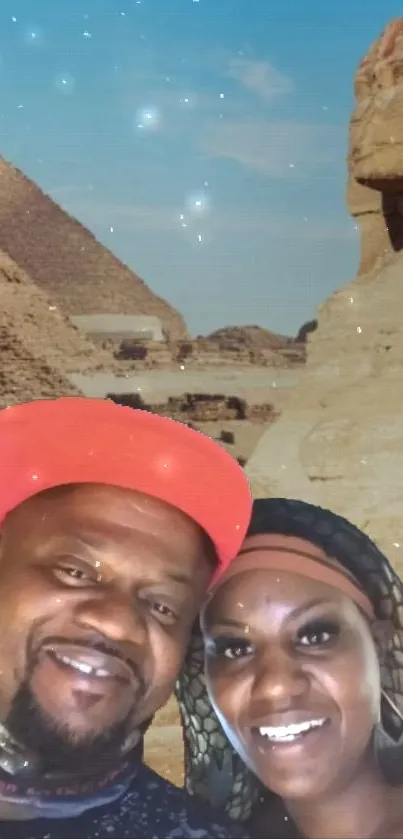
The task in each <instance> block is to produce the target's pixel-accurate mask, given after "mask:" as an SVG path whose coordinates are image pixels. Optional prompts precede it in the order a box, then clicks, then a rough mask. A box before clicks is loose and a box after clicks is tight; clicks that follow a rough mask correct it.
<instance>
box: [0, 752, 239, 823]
mask: <svg viewBox="0 0 403 839" xmlns="http://www.w3.org/2000/svg"><path fill="white" fill-rule="evenodd" d="M244 835H245V834H244V833H243V831H242V829H241V828H238V827H237V825H236V824H233V823H232V822H228V821H227V820H226V819H225V816H224V817H223V818H221V817H220V814H219V813H217V814H216V813H215V812H214V811H212V810H210V809H209V808H208V807H207V805H206V804H204V803H203V802H200V801H197V800H196V799H194V798H192V797H191V796H189V795H188V794H187V793H186V792H185V791H184V790H182V789H178V788H177V787H174V786H173V785H172V784H170V783H169V782H168V781H166V780H164V779H163V778H161V777H160V776H159V775H156V774H155V772H153V771H152V770H151V769H149V768H148V767H147V766H142V767H141V769H140V771H139V773H138V775H137V776H136V778H135V780H134V782H133V784H132V786H131V787H130V789H129V790H128V792H127V793H126V794H125V795H123V796H122V798H120V799H118V800H117V801H115V802H114V803H113V804H109V805H108V806H106V807H100V808H98V809H97V808H94V809H91V810H88V811H87V812H86V813H84V814H83V815H81V816H78V817H77V818H71V819H60V820H55V819H36V820H35V821H11V822H10V821H8V822H0V839H243V837H244Z"/></svg>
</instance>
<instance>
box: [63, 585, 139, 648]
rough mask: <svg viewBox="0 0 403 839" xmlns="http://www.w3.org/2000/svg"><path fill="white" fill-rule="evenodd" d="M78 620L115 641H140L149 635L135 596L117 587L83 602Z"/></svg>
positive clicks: (136, 643) (133, 642)
mask: <svg viewBox="0 0 403 839" xmlns="http://www.w3.org/2000/svg"><path fill="white" fill-rule="evenodd" d="M76 620H77V621H78V623H79V624H80V625H81V626H85V627H86V628H87V629H91V630H93V631H95V632H97V633H99V634H100V635H103V636H104V638H108V639H109V640H110V641H113V642H115V643H124V642H126V643H131V644H135V645H141V644H143V643H144V641H145V639H146V635H147V624H146V619H145V615H144V614H143V612H142V610H141V605H140V604H136V603H135V602H134V600H133V597H130V596H129V595H128V594H126V593H125V592H122V591H119V590H117V589H108V590H107V591H105V592H103V593H102V594H100V593H99V592H97V594H96V595H95V596H94V597H92V598H88V600H85V601H84V602H83V603H80V604H79V605H78V606H77V608H76Z"/></svg>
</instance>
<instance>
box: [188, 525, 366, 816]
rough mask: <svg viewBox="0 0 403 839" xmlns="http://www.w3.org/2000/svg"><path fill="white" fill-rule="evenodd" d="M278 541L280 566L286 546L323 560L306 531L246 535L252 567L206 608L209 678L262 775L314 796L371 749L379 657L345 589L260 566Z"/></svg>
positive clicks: (231, 728)
mask: <svg viewBox="0 0 403 839" xmlns="http://www.w3.org/2000/svg"><path fill="white" fill-rule="evenodd" d="M257 546H259V550H257ZM274 547H280V548H281V549H282V550H281V553H280V554H279V565H280V567H281V558H282V556H284V550H287V549H290V550H292V552H293V555H294V557H295V551H296V550H297V551H298V550H300V551H301V552H302V553H305V554H306V553H308V554H310V555H311V556H312V557H318V558H320V559H322V560H326V555H325V554H324V553H323V552H322V551H321V550H320V549H319V548H317V547H315V546H314V545H311V544H310V543H309V542H306V541H305V540H303V539H297V538H294V537H289V536H280V535H273V534H267V535H265V536H264V537H263V536H262V535H260V536H258V537H256V536H252V537H249V538H248V539H247V540H246V542H245V543H244V546H243V548H242V555H243V556H245V557H246V555H247V552H248V550H249V549H251V548H253V553H251V570H250V571H247V572H245V571H242V570H241V571H240V572H239V573H235V575H234V576H232V577H230V578H229V579H228V580H227V581H226V580H225V579H224V582H223V583H222V584H221V585H220V587H219V588H218V590H217V592H216V593H215V595H214V596H213V598H212V600H211V601H210V602H209V603H208V605H207V608H206V610H205V613H204V616H203V632H204V636H205V646H206V674H207V685H208V688H209V691H210V694H211V698H212V701H213V704H214V707H215V710H216V712H217V713H218V716H219V718H220V720H221V723H222V724H223V727H224V729H225V731H226V733H227V735H228V736H229V739H230V740H231V742H232V744H233V746H234V748H235V749H236V751H237V752H238V753H239V754H240V756H241V757H242V758H243V760H244V761H245V763H246V764H247V765H248V766H249V768H250V769H251V770H252V772H254V773H255V774H256V775H257V776H258V777H259V778H260V780H261V781H262V783H263V784H264V785H265V786H266V787H268V788H270V789H271V790H272V791H273V792H275V793H277V794H278V795H280V796H281V797H282V798H285V799H289V800H290V799H294V798H307V797H312V798H315V797H317V796H321V795H323V794H324V793H326V792H328V793H330V792H334V793H336V792H337V789H338V787H342V786H344V785H345V784H348V782H349V778H351V777H352V775H353V774H354V773H355V771H356V770H357V767H358V765H359V764H360V761H363V760H364V759H365V758H366V756H367V754H368V749H369V745H370V741H371V734H372V731H373V728H374V725H375V724H376V722H377V720H378V716H379V708H380V674H379V665H378V659H377V654H376V649H375V645H374V641H373V638H372V635H371V631H370V627H369V624H368V623H367V621H366V619H365V618H364V617H363V616H362V615H361V613H360V611H359V609H358V607H357V606H356V605H355V603H354V602H353V601H352V600H350V599H349V598H348V597H347V596H346V595H344V594H343V593H342V592H339V591H338V590H337V589H336V588H333V587H332V586H330V585H327V584H325V583H321V582H316V581H314V580H311V579H308V578H306V577H303V576H302V575H301V576H299V575H298V574H294V573H290V572H281V571H273V570H269V569H267V570H266V569H264V567H262V568H261V569H260V568H259V569H255V570H254V569H253V566H254V565H255V562H256V560H257V559H258V563H259V564H261V565H262V566H263V565H264V558H265V556H266V558H267V559H268V556H269V554H268V551H270V559H271V562H272V560H273V554H274V551H273V548H274ZM262 560H263V561H262ZM303 563H304V557H303V556H301V567H303ZM234 570H235V571H236V565H235V566H234Z"/></svg>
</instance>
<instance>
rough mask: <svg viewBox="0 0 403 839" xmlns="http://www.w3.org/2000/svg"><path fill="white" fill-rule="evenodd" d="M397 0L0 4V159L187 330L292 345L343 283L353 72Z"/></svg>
mask: <svg viewBox="0 0 403 839" xmlns="http://www.w3.org/2000/svg"><path fill="white" fill-rule="evenodd" d="M401 9H402V6H401V3H399V2H395V1H394V0H339V2H338V3H325V2H323V0H281V2H278V3H274V2H272V0H65V1H64V2H61V0H53V2H52V1H51V0H1V4H0V82H1V106H0V143H1V145H0V152H1V153H2V154H3V155H4V156H5V157H6V158H7V159H9V160H11V161H12V162H13V163H14V164H15V165H17V166H18V167H20V168H21V169H22V170H23V171H25V172H26V173H27V174H28V175H29V176H30V177H31V178H33V179H34V180H35V181H37V183H38V184H39V185H40V186H41V187H42V188H43V189H44V190H45V191H47V192H48V193H50V194H51V195H52V196H53V197H54V198H55V199H56V200H57V201H58V202H59V203H60V204H61V205H62V206H63V207H64V208H65V209H67V210H68V211H69V212H71V213H72V214H73V215H75V216H77V218H79V220H80V221H82V222H83V223H84V224H85V225H86V226H88V227H89V228H90V229H91V230H92V231H93V232H94V233H95V235H96V236H97V237H98V238H99V239H100V240H101V241H102V242H103V243H104V244H106V245H107V246H108V247H109V248H111V250H113V251H114V252H115V253H116V254H117V255H118V256H119V257H120V258H122V259H123V260H124V261H126V262H127V263H128V264H129V265H130V266H131V267H132V268H133V269H134V270H135V271H136V272H137V273H139V274H140V275H141V276H142V277H143V278H144V279H145V280H146V282H147V283H148V284H149V285H150V286H151V287H152V288H153V289H154V290H155V291H156V292H157V293H158V294H160V295H162V296H164V297H166V298H167V299H169V300H170V302H172V303H173V304H174V305H175V306H177V307H178V308H179V309H180V310H181V311H182V313H183V314H184V315H185V318H186V320H187V322H188V324H189V327H190V329H191V331H192V332H207V331H210V330H212V329H214V328H217V327H219V326H223V325H227V324H240V323H258V324H261V325H262V326H267V327H268V328H271V329H273V330H276V331H278V332H284V333H290V334H292V333H295V332H296V330H297V329H298V327H299V326H300V324H301V323H302V322H303V321H305V320H307V319H309V318H310V317H312V316H313V315H314V312H315V307H316V305H317V304H318V303H319V302H320V301H321V300H323V299H324V298H325V297H326V296H327V295H328V294H329V293H330V292H331V291H332V290H333V289H335V288H337V287H338V286H340V285H343V284H344V283H345V282H346V281H348V280H349V279H351V278H352V277H353V275H354V273H355V271H356V266H357V258H358V241H357V234H356V231H355V229H354V224H353V221H352V219H351V218H349V216H348V214H347V211H346V208H345V204H344V190H345V181H346V170H345V155H346V150H347V128H348V119H349V116H350V112H351V108H352V103H353V98H352V81H353V74H354V71H355V68H356V65H357V63H358V61H359V59H360V58H361V56H362V55H363V54H364V53H365V52H366V50H367V48H368V46H369V44H370V43H371V41H372V40H373V39H374V38H375V37H377V36H378V34H380V31H381V30H382V28H383V27H384V25H385V24H386V23H387V21H388V20H389V19H390V18H391V17H394V16H397V15H399V13H400V14H401Z"/></svg>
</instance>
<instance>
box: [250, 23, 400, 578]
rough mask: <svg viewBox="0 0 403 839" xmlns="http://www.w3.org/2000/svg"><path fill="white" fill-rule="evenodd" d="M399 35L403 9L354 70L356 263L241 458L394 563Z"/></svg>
mask: <svg viewBox="0 0 403 839" xmlns="http://www.w3.org/2000/svg"><path fill="white" fill-rule="evenodd" d="M402 35H403V19H402V20H399V21H394V22H393V23H392V24H390V26H389V27H388V28H387V30H386V32H385V33H384V34H383V35H382V36H381V38H380V40H379V41H378V42H377V43H376V44H375V45H374V46H373V47H372V48H371V50H370V52H369V54H368V56H367V58H366V59H365V60H364V62H362V64H361V65H360V68H359V70H358V74H357V84H356V94H357V100H358V104H357V109H356V111H355V112H354V114H353V118H352V124H351V147H350V154H349V164H350V173H349V178H350V185H349V196H350V209H351V212H352V213H353V215H354V214H355V215H356V216H357V219H358V222H359V224H360V225H361V234H362V262H361V267H360V271H359V274H358V276H357V278H356V279H355V280H353V282H351V283H350V284H349V285H347V286H345V287H344V288H342V289H341V290H340V291H338V292H336V293H335V294H333V295H332V296H331V297H330V298H329V300H327V301H326V302H325V303H324V305H322V307H321V308H320V310H319V317H318V328H317V330H316V331H314V332H312V333H311V335H310V336H309V343H308V361H307V366H306V368H305V369H304V370H303V371H301V373H300V379H299V384H298V386H297V387H296V389H295V391H294V393H293V394H292V395H290V398H289V401H288V404H287V407H286V409H285V410H284V412H283V414H282V416H281V418H280V419H279V420H278V422H276V423H274V425H272V426H271V427H269V429H268V431H267V432H266V433H265V435H264V436H263V437H262V439H261V441H260V443H259V444H258V446H257V448H256V450H255V452H254V454H253V455H252V457H251V459H250V460H249V463H248V466H247V472H248V474H249V477H250V479H251V483H252V486H253V490H254V492H255V494H256V495H260V496H261V495H265V494H269V495H283V496H286V497H294V498H303V499H305V500H307V501H312V502H314V503H319V504H322V505H323V506H327V507H330V508H332V509H334V510H335V511H336V512H339V513H341V514H343V515H346V516H347V517H349V518H350V519H351V520H353V521H354V522H355V523H356V524H357V525H358V526H359V527H361V528H362V529H363V530H365V531H366V532H368V533H369V534H370V535H371V536H372V537H373V538H374V539H375V540H376V541H377V542H378V543H379V544H380V546H381V548H382V549H383V550H384V551H385V552H386V553H387V554H388V555H389V556H390V558H391V559H392V560H393V561H394V562H395V564H396V565H397V566H400V570H401V571H403V515H402V512H403V478H402V475H403V422H402V413H403V412H402V408H403V391H402V378H403V319H402V310H403V283H402V277H403V252H402V253H399V251H400V247H398V246H397V243H396V240H395V239H394V240H393V241H392V237H391V235H390V228H389V229H388V223H387V221H385V214H384V207H385V202H386V201H387V200H389V198H390V199H391V197H393V200H394V201H395V202H396V206H397V204H398V195H399V190H400V189H402V188H403V156H402V157H401V158H399V155H396V154H395V148H394V145H395V143H394V140H396V142H398V143H400V150H401V152H402V151H403V110H401V111H400V118H398V116H399V115H398V111H397V110H396V108H395V104H396V102H397V101H399V97H400V96H401V95H402V96H403V88H402V87H401V85H402V84H403V40H402ZM363 79H365V80H366V82H365V84H364V82H363ZM388 85H389V87H388ZM364 94H365V98H363V97H364ZM400 101H401V102H403V99H401V100H400ZM382 103H383V104H382ZM393 103H395V104H393ZM392 117H393V120H392ZM388 120H391V121H392V122H393V133H392V128H391V125H390V124H389V123H388ZM388 136H389V150H390V151H391V156H390V166H389V163H388V159H389V158H388V144H387V137H388ZM392 138H394V139H392ZM399 138H400V139H399ZM351 196H354V200H353V199H352V197H351ZM360 196H361V198H360ZM360 202H361V203H360ZM371 202H372V203H371ZM382 208H383V209H382ZM358 209H359V210H360V211H359V212H358ZM382 225H383V228H382ZM381 228H382V229H381ZM401 229H403V226H402V228H401ZM377 236H378V238H377ZM402 241H403V240H402Z"/></svg>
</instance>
